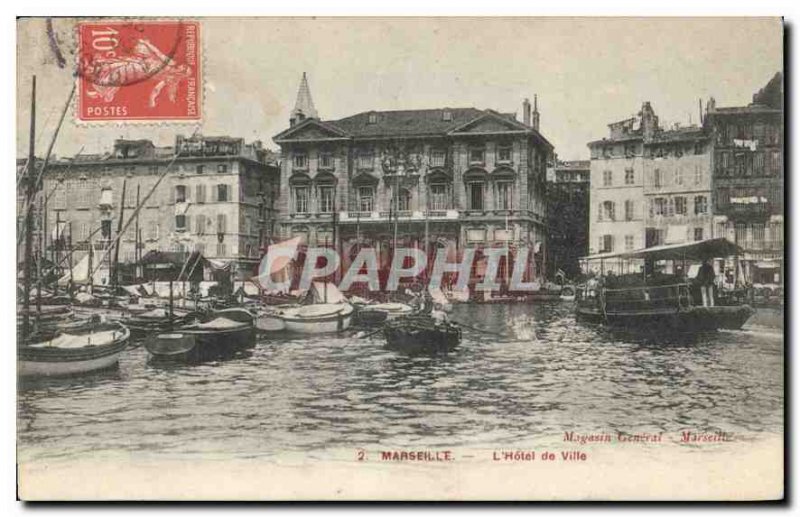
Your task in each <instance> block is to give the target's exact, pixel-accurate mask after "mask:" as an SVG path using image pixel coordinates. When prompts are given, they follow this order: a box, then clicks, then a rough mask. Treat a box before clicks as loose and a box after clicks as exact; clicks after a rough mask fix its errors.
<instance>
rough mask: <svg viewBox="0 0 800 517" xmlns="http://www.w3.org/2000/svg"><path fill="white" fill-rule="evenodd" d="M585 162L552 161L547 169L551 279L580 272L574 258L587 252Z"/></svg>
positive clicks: (548, 248)
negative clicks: (552, 163) (553, 162)
mask: <svg viewBox="0 0 800 517" xmlns="http://www.w3.org/2000/svg"><path fill="white" fill-rule="evenodd" d="M589 178H590V162H589V160H577V161H556V162H555V164H554V166H553V167H551V168H550V169H549V170H548V178H547V209H548V229H549V235H548V239H547V243H548V247H547V250H548V253H547V257H548V262H549V263H550V264H551V267H550V268H549V276H550V277H551V278H552V277H553V276H554V275H555V274H556V272H557V271H558V270H559V269H560V270H561V271H563V272H564V274H565V275H566V276H567V278H575V277H576V276H577V275H578V274H579V273H580V265H579V263H578V259H579V258H580V257H583V256H585V255H587V254H588V252H589V185H590V182H589Z"/></svg>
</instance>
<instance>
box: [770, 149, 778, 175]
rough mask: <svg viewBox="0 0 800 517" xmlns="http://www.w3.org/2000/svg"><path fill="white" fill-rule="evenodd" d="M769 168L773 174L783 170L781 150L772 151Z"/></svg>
mask: <svg viewBox="0 0 800 517" xmlns="http://www.w3.org/2000/svg"><path fill="white" fill-rule="evenodd" d="M769 170H770V172H771V173H772V174H778V173H780V172H781V152H780V151H771V152H770V153H769Z"/></svg>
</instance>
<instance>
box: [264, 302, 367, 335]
mask: <svg viewBox="0 0 800 517" xmlns="http://www.w3.org/2000/svg"><path fill="white" fill-rule="evenodd" d="M276 317H278V318H280V319H281V320H283V323H284V324H285V325H286V330H288V331H289V332H296V333H298V334H328V333H332V332H341V331H343V330H347V329H348V328H350V324H351V322H352V317H353V307H352V306H350V305H345V306H343V307H342V309H341V310H339V311H337V312H335V313H331V314H325V315H321V316H302V315H294V314H293V313H292V312H291V311H287V312H285V313H282V314H277V315H276Z"/></svg>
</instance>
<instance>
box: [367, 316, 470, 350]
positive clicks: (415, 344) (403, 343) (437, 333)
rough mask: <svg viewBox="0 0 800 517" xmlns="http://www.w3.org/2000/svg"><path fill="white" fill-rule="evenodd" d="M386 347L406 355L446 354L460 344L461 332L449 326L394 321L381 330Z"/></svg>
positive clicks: (427, 322)
mask: <svg viewBox="0 0 800 517" xmlns="http://www.w3.org/2000/svg"><path fill="white" fill-rule="evenodd" d="M383 335H384V337H385V338H386V347H387V348H389V349H392V350H397V351H400V352H404V353H407V354H446V353H448V352H451V351H453V350H454V349H455V348H456V347H457V346H458V344H459V343H460V342H461V331H460V330H459V329H458V328H457V327H455V326H453V325H449V324H441V323H439V324H433V323H432V322H430V321H411V320H409V319H406V320H402V319H400V320H396V321H394V322H391V323H388V324H386V325H385V326H384V328H383Z"/></svg>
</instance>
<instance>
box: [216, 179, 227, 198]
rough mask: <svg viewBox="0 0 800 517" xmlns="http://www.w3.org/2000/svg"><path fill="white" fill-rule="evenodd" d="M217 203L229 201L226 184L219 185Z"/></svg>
mask: <svg viewBox="0 0 800 517" xmlns="http://www.w3.org/2000/svg"><path fill="white" fill-rule="evenodd" d="M217 201H229V199H228V185H225V184H224V183H220V184H219V185H217Z"/></svg>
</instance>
